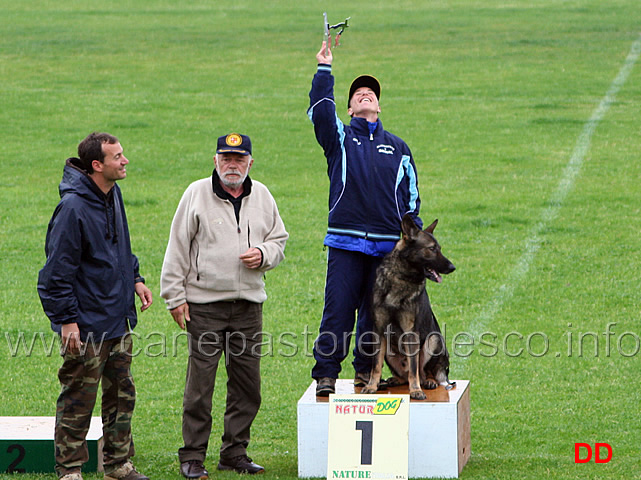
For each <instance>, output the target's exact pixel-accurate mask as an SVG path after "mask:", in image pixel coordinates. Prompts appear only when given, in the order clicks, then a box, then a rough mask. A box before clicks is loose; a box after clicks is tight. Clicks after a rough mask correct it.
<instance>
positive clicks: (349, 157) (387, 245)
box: [307, 42, 422, 396]
mask: <svg viewBox="0 0 641 480" xmlns="http://www.w3.org/2000/svg"><path fill="white" fill-rule="evenodd" d="M316 59H317V61H318V69H317V71H316V74H315V75H314V79H313V81H312V88H311V91H310V93H309V98H310V107H309V110H308V112H307V113H308V115H309V118H310V120H311V121H312V123H313V124H314V132H315V134H316V139H317V141H318V143H319V144H320V145H321V147H322V148H323V151H324V153H325V157H326V158H327V173H328V175H329V179H330V187H329V217H328V229H327V235H326V236H325V245H327V246H328V247H329V254H328V264H327V278H326V284H325V307H324V309H323V318H322V320H321V325H320V332H319V336H318V338H317V339H316V342H315V344H314V358H315V359H316V364H315V366H314V368H313V369H312V377H313V378H314V379H315V380H316V381H317V386H316V394H317V395H318V396H327V395H329V394H330V393H334V391H335V383H336V378H338V375H339V373H340V371H341V362H342V361H343V360H344V359H345V358H346V357H347V354H348V350H349V343H350V336H351V333H352V330H353V328H354V317H355V313H356V312H358V320H357V323H356V342H355V348H354V362H353V365H354V370H355V372H356V376H355V379H354V384H355V385H356V386H359V385H363V384H365V383H367V381H368V379H369V372H370V370H371V365H372V354H373V352H372V351H371V346H372V337H371V335H372V329H373V318H372V314H371V312H370V301H371V290H372V286H373V285H374V275H375V272H376V268H377V267H378V265H379V264H380V262H381V260H382V257H383V256H384V255H385V254H386V253H388V252H389V251H391V250H392V249H393V248H394V245H395V243H396V241H397V240H398V239H399V238H400V232H401V219H402V218H403V215H405V214H406V213H409V214H410V215H412V217H413V218H414V220H415V221H416V222H417V224H418V225H419V227H421V226H422V221H421V220H420V218H418V212H419V207H420V198H419V193H418V185H417V184H418V178H417V173H416V166H415V164H414V160H413V159H412V153H411V152H410V149H409V147H408V146H407V144H406V143H405V142H404V141H403V140H402V139H400V138H399V137H397V136H395V135H393V134H391V133H389V132H387V131H386V130H384V129H383V124H382V123H381V121H380V119H379V113H380V111H381V109H380V105H379V98H380V94H381V87H380V84H379V82H378V80H377V79H376V78H374V77H372V76H369V75H361V76H359V77H358V78H356V79H355V80H354V81H353V82H352V85H351V87H350V90H349V96H348V109H347V112H348V114H349V115H350V117H352V119H351V121H350V123H349V125H345V124H343V122H342V121H341V120H340V119H339V118H338V116H337V114H336V104H335V102H334V77H333V76H332V73H331V71H332V60H333V57H332V52H331V49H330V48H329V46H328V45H326V43H325V42H323V45H322V47H321V49H320V51H319V52H318V53H317V54H316Z"/></svg>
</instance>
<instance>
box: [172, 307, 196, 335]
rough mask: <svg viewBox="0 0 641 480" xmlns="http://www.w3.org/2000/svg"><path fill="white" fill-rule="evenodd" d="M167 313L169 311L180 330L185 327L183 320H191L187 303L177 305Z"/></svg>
mask: <svg viewBox="0 0 641 480" xmlns="http://www.w3.org/2000/svg"><path fill="white" fill-rule="evenodd" d="M169 313H171V316H172V317H174V321H175V322H176V323H177V324H178V326H179V327H180V328H181V329H182V330H184V329H185V322H189V321H191V318H189V305H187V303H183V304H182V305H178V306H177V307H176V308H173V309H171V310H169Z"/></svg>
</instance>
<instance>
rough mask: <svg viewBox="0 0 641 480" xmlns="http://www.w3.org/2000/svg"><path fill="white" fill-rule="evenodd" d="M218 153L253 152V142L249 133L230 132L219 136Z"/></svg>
mask: <svg viewBox="0 0 641 480" xmlns="http://www.w3.org/2000/svg"><path fill="white" fill-rule="evenodd" d="M216 153H240V154H241V155H251V154H252V142H251V140H250V139H249V137H248V136H247V135H241V134H240V133H230V134H229V135H223V136H222V137H218V145H217V146H216Z"/></svg>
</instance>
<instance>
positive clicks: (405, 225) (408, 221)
mask: <svg viewBox="0 0 641 480" xmlns="http://www.w3.org/2000/svg"><path fill="white" fill-rule="evenodd" d="M401 229H402V230H403V236H405V237H407V238H415V237H416V236H417V235H418V232H420V231H421V229H420V228H418V227H417V226H416V222H414V219H413V218H412V216H411V215H410V214H409V213H406V214H405V215H403V221H402V222H401Z"/></svg>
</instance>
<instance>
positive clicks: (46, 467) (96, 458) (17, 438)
mask: <svg viewBox="0 0 641 480" xmlns="http://www.w3.org/2000/svg"><path fill="white" fill-rule="evenodd" d="M55 423H56V418H55V417H0V473H4V472H7V473H27V472H41V473H51V474H53V471H54V466H55V463H56V462H55V459H54V451H55V447H54V442H53V437H54V430H55ZM86 441H87V448H88V450H89V461H88V462H87V463H85V464H84V466H83V471H85V472H95V471H98V472H102V471H103V465H102V463H103V458H102V418H100V417H91V424H90V426H89V432H87V438H86Z"/></svg>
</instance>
